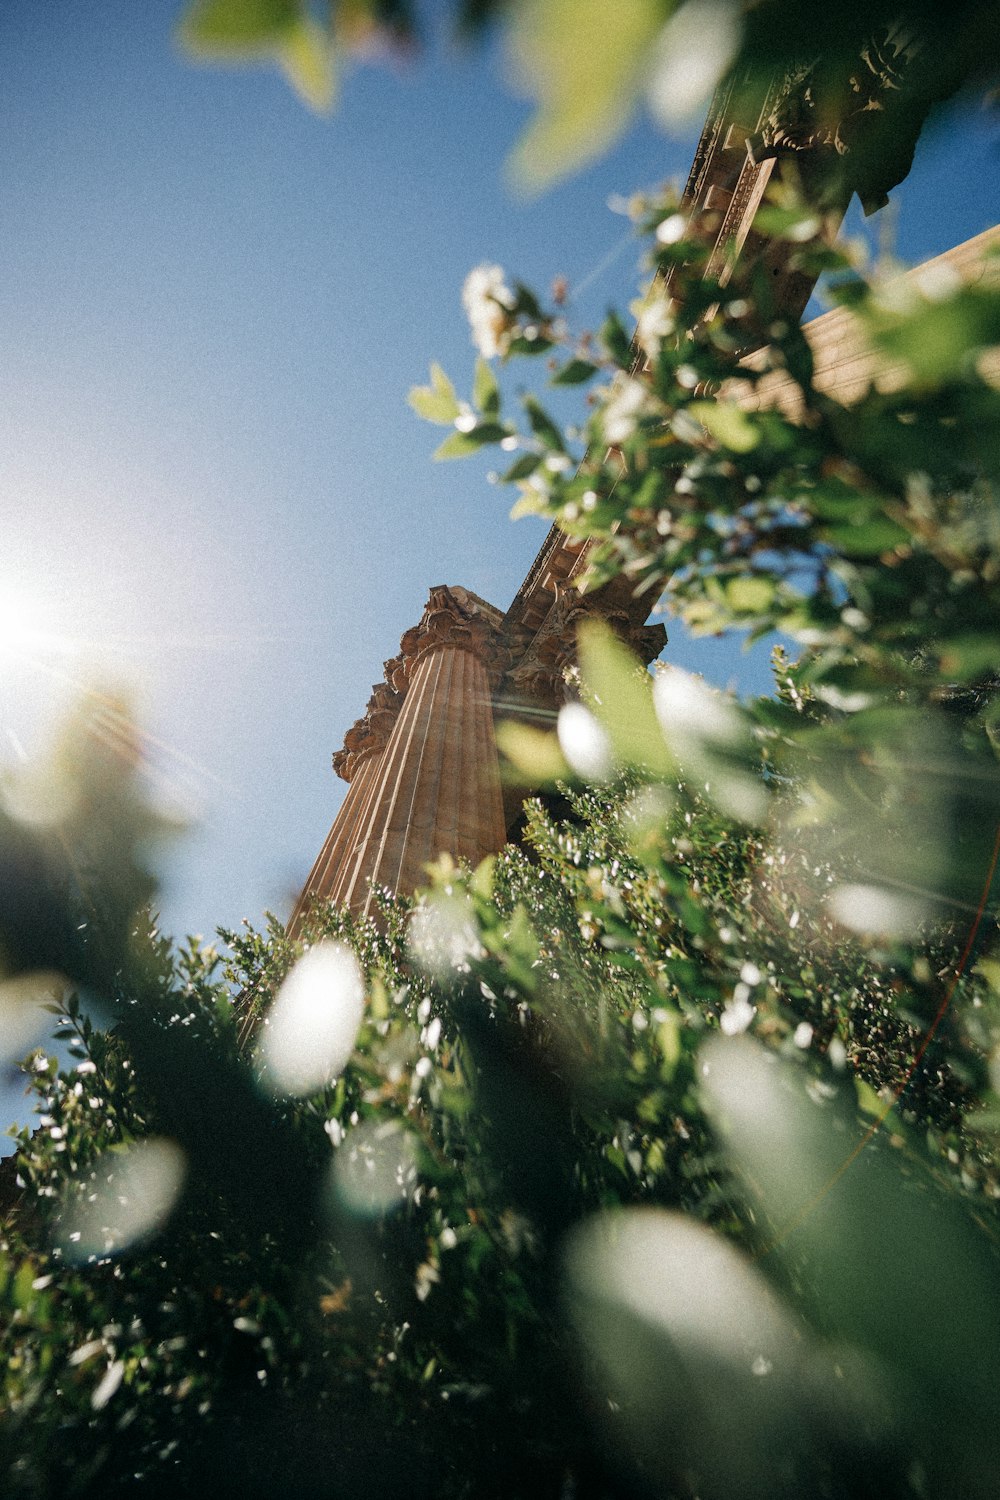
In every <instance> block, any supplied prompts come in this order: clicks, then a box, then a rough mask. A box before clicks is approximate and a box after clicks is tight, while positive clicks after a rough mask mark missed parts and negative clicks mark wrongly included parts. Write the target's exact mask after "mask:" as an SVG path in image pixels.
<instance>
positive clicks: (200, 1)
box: [180, 0, 303, 59]
mask: <svg viewBox="0 0 1000 1500" xmlns="http://www.w3.org/2000/svg"><path fill="white" fill-rule="evenodd" d="M302 20H303V7H302V0H195V3H194V4H193V5H191V6H190V7H189V9H188V10H187V12H186V13H185V15H184V17H183V19H182V21H181V25H180V38H181V41H182V42H183V43H184V45H185V46H186V47H188V48H189V49H190V50H191V51H192V52H194V53H196V54H198V55H200V56H202V57H215V58H236V59H239V58H240V57H263V56H269V55H274V54H276V53H277V52H278V51H279V50H280V48H281V47H282V45H283V44H284V42H285V41H286V40H287V39H288V38H289V37H290V35H291V33H292V32H293V30H294V29H295V27H296V25H297V24H298V23H300V22H301V21H302Z"/></svg>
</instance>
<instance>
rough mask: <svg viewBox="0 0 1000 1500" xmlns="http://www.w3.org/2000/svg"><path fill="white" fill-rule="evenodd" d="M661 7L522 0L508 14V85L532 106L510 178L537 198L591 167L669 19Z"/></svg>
mask: <svg viewBox="0 0 1000 1500" xmlns="http://www.w3.org/2000/svg"><path fill="white" fill-rule="evenodd" d="M669 10H670V6H669V4H664V3H662V0H618V3H616V5H615V8H614V15H613V17H612V16H611V15H609V12H608V7H607V5H606V4H605V3H604V0H526V3H525V4H523V5H519V6H518V7H517V8H516V9H515V10H514V11H513V12H512V15H511V21H510V30H509V33H508V44H509V55H510V58H511V64H512V69H513V73H514V78H515V81H516V83H517V84H518V85H519V86H520V87H521V88H523V89H524V91H525V92H526V93H527V94H528V95H529V96H530V97H532V98H533V99H535V100H536V102H537V104H538V112H537V114H536V116H535V118H534V120H533V121H532V123H531V125H530V126H529V127H528V130H527V132H526V133H525V135H524V136H523V137H522V139H521V141H520V142H519V144H518V146H517V148H516V150H515V152H514V155H513V157H512V158H511V161H510V171H511V174H512V176H513V178H514V180H515V182H516V183H517V184H518V185H519V186H520V187H522V188H525V189H528V190H530V191H538V190H539V189H541V188H545V187H548V186H549V185H550V184H551V183H553V182H555V181H556V180H557V179H558V178H559V177H562V176H565V174H566V173H567V172H570V171H572V170H573V169H574V168H576V167H578V166H581V165H582V164H583V163H584V162H586V161H590V160H592V159H593V158H594V157H595V156H597V155H598V154H599V153H600V152H601V151H603V150H604V149H605V148H606V147H607V146H609V145H610V144H611V143H612V141H614V140H616V139H617V137H618V136H619V135H620V134H621V132H622V130H624V128H625V126H626V125H627V124H628V121H629V118H630V116H631V115H632V112H633V110H634V108H635V104H636V101H637V98H638V96H639V92H640V90H641V88H642V85H643V82H644V77H645V65H646V59H647V54H648V49H649V47H650V46H651V44H652V43H653V41H654V40H655V38H656V36H657V35H658V34H659V31H660V29H661V27H662V25H663V22H664V20H665V18H666V15H667V14H668V13H669Z"/></svg>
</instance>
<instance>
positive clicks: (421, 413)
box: [406, 364, 461, 427]
mask: <svg viewBox="0 0 1000 1500" xmlns="http://www.w3.org/2000/svg"><path fill="white" fill-rule="evenodd" d="M406 399H407V401H408V402H409V404H410V406H411V407H412V408H413V410H414V411H415V412H416V413H417V416H418V417H423V418H424V420H425V421H427V422H437V423H438V424H439V425H440V426H442V427H450V426H451V425H452V423H453V422H454V420H455V418H456V417H457V416H458V415H459V412H460V411H461V407H460V406H459V403H458V397H457V396H456V394H455V387H454V386H453V385H452V383H451V381H450V380H449V379H448V377H447V375H446V374H445V373H444V371H443V370H442V368H441V366H440V365H438V364H432V365H431V383H430V385H415V386H414V387H413V389H412V390H411V391H410V394H409V395H408V396H407V398H406Z"/></svg>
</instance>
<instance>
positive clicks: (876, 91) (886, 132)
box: [747, 25, 930, 213]
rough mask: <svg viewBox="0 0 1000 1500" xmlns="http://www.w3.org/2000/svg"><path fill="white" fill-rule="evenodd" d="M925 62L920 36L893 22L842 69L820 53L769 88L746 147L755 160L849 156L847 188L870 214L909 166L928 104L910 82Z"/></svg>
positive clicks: (921, 91) (884, 198) (788, 71)
mask: <svg viewBox="0 0 1000 1500" xmlns="http://www.w3.org/2000/svg"><path fill="white" fill-rule="evenodd" d="M923 61H924V59H923V58H922V57H921V42H920V39H919V37H917V36H915V35H914V34H913V33H911V32H910V31H908V30H906V29H905V28H903V27H902V26H898V25H897V26H893V27H889V28H888V29H887V30H885V31H883V32H881V33H879V34H878V35H877V36H873V37H870V38H868V40H867V41H866V42H865V43H864V45H863V46H861V47H860V48H859V51H858V54H857V56H856V60H855V61H854V62H853V63H852V64H850V65H848V66H847V67H846V68H844V69H843V70H842V69H840V68H839V67H838V68H834V69H830V68H828V67H825V66H824V64H823V61H822V60H821V59H814V60H812V61H803V62H802V63H800V64H798V65H797V66H794V67H791V68H789V69H788V70H787V71H786V72H785V74H784V76H783V77H782V78H781V79H780V81H779V82H778V83H777V84H776V85H775V87H774V88H773V89H772V92H771V96H770V99H769V101H768V104H767V105H766V106H765V114H764V117H763V119H762V120H761V122H760V125H759V127H758V130H757V133H756V135H755V136H754V137H753V138H752V139H750V140H749V141H748V143H747V146H748V150H749V151H750V153H751V155H752V157H753V158H754V160H756V161H764V160H766V159H767V158H768V157H777V156H791V155H795V154H797V153H815V154H818V155H819V156H820V157H822V156H823V155H828V156H830V157H831V159H835V158H837V157H846V156H850V157H851V158H852V162H851V166H850V170H849V173H848V182H849V184H850V188H851V190H852V191H856V192H857V193H858V196H859V197H860V199H861V202H862V205H863V206H864V209H865V212H866V213H871V212H872V211H873V210H874V209H875V208H878V207H881V206H882V205H883V204H884V203H885V202H886V201H887V198H888V193H889V190H890V189H891V188H893V187H895V186H896V184H897V183H898V182H900V181H901V180H902V178H903V177H905V175H906V173H907V172H908V171H909V167H910V164H911V162H912V158H913V148H914V146H915V144H916V137H917V135H918V134H919V132H920V127H921V125H922V124H923V120H924V117H925V115H926V113H927V110H928V108H929V105H930V100H929V99H928V98H926V97H923V94H924V89H923V87H922V86H921V87H914V75H915V74H916V73H919V71H920V64H921V63H922V62H923ZM855 157H856V158H857V160H854V158H855ZM845 201H846V200H845Z"/></svg>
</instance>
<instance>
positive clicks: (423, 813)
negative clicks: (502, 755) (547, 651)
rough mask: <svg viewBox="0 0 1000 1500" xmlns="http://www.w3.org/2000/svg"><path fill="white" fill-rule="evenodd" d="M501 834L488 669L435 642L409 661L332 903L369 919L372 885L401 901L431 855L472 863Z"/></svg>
mask: <svg viewBox="0 0 1000 1500" xmlns="http://www.w3.org/2000/svg"><path fill="white" fill-rule="evenodd" d="M505 837H506V831H505V827H504V818H503V804H502V800H501V796H500V771H499V763H498V758H497V748H496V739H495V737H494V730H493V709H492V702H491V692H490V683H489V677H488V674H487V671H486V667H485V666H484V664H483V662H482V661H481V660H480V659H479V658H478V656H477V655H475V654H474V653H473V652H472V651H471V650H467V649H464V648H463V647H460V646H454V645H448V644H443V645H441V646H438V647H437V648H436V649H432V650H428V651H426V652H425V653H424V654H423V655H422V656H421V657H420V660H419V661H418V662H417V664H416V668H415V670H414V673H413V677H412V680H411V682H410V686H409V690H408V692H407V694H406V698H405V700H404V703H403V707H402V711H401V712H400V715H399V718H398V720H397V721H396V726H395V728H394V730H393V732H392V735H391V737H390V740H389V743H388V745H387V746H386V749H385V753H384V754H383V755H382V757H381V759H380V760H379V762H378V765H377V769H376V771H375V773H374V777H373V779H372V781H371V783H370V790H369V795H368V804H367V809H366V812H365V814H364V815H363V816H362V817H361V818H360V819H359V820H358V822H357V823H356V824H355V825H354V847H353V850H352V851H351V852H350V853H349V854H348V855H347V857H346V859H345V860H344V861H343V863H342V865H341V876H340V878H339V879H338V880H337V881H336V883H335V888H334V889H331V891H330V896H331V899H333V900H336V901H340V902H342V903H343V904H345V905H347V906H349V907H350V908H351V910H352V911H358V912H367V911H368V910H369V907H370V905H371V889H372V886H375V887H378V888H380V889H387V890H389V891H392V892H393V893H395V894H397V895H409V894H410V892H412V891H413V890H415V889H416V888H417V886H419V885H420V884H422V883H423V881H424V879H425V874H426V866H427V865H428V864H429V863H430V862H431V861H432V860H434V859H436V858H437V857H438V856H439V855H441V854H450V855H451V856H452V857H453V858H454V859H463V860H468V861H469V862H470V863H472V864H476V863H478V862H479V860H481V859H482V858H483V857H484V856H485V855H487V854H494V853H496V852H497V850H499V849H501V848H502V847H503V844H504V840H505Z"/></svg>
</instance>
